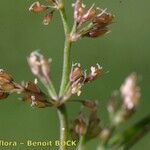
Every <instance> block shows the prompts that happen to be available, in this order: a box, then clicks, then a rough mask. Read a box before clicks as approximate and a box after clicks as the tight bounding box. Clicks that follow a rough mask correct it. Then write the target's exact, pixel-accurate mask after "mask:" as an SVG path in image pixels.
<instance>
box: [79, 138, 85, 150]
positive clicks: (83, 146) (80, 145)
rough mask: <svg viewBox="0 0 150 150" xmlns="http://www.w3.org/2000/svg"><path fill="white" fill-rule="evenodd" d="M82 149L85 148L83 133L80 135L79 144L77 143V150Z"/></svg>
mask: <svg viewBox="0 0 150 150" xmlns="http://www.w3.org/2000/svg"><path fill="white" fill-rule="evenodd" d="M84 149H85V135H82V136H81V137H80V140H79V145H78V148H77V150H84Z"/></svg>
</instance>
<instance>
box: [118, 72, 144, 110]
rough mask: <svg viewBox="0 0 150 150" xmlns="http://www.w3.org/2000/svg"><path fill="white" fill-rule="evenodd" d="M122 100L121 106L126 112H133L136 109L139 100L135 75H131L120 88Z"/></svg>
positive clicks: (138, 89)
mask: <svg viewBox="0 0 150 150" xmlns="http://www.w3.org/2000/svg"><path fill="white" fill-rule="evenodd" d="M120 91H121V95H122V98H123V106H124V107H125V108H126V109H127V110H133V109H134V108H136V107H137V105H138V104H139V100H140V95H141V94H140V88H139V87H138V86H137V75H136V74H135V73H133V74H131V75H130V76H129V77H128V78H127V79H126V80H125V83H124V84H123V85H122V86H121V88H120Z"/></svg>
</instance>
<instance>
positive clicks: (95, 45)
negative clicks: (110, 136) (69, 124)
mask: <svg viewBox="0 0 150 150" xmlns="http://www.w3.org/2000/svg"><path fill="white" fill-rule="evenodd" d="M42 1H44V0H42ZM66 1H67V0H66ZM32 2H34V1H33V0H24V1H23V0H22V1H17V0H0V68H5V69H7V70H9V72H11V74H12V75H13V76H14V78H15V79H16V81H18V82H21V81H22V80H25V81H26V80H34V77H33V75H32V74H31V72H30V70H29V67H28V65H27V62H26V57H27V56H28V55H29V54H30V52H31V51H33V50H35V49H41V52H42V53H43V54H44V55H46V56H47V57H52V58H53V65H52V74H53V80H54V82H55V85H56V87H57V89H58V87H59V83H60V78H61V69H62V54H63V49H62V48H63V39H64V36H63V29H62V24H61V22H60V17H59V14H57V13H56V14H55V16H54V19H53V22H52V23H51V24H50V26H46V27H45V26H43V25H42V17H43V14H38V15H37V14H33V13H30V12H29V11H28V8H29V6H30V4H32ZM72 2H73V0H68V2H67V6H68V9H67V14H68V16H69V19H70V20H69V21H70V23H71V22H72V17H71V15H72V8H71V7H70V6H71V3H72ZM84 2H85V3H86V4H87V5H91V4H92V3H93V2H95V3H96V4H97V5H99V6H101V7H102V8H106V7H107V8H108V10H111V12H113V13H114V14H115V16H116V21H115V23H114V24H112V25H111V30H112V33H110V34H109V35H107V36H103V37H101V38H98V39H94V40H93V39H92V40H91V39H83V40H80V41H79V42H77V43H76V44H74V45H73V49H72V57H73V62H80V63H81V64H82V66H84V68H86V69H89V68H90V66H91V65H95V64H96V63H97V62H99V63H100V64H101V65H102V66H103V67H104V68H105V70H107V71H109V73H107V74H105V75H104V76H103V77H102V78H101V79H99V80H97V81H96V82H95V83H92V84H89V85H87V86H86V87H85V88H84V89H83V92H82V96H81V98H83V99H87V98H88V99H94V100H95V99H98V100H99V102H100V106H99V107H100V111H99V113H100V116H101V120H103V121H105V122H106V124H107V123H108V119H107V115H108V114H107V110H106V105H107V102H108V98H109V96H110V95H111V93H112V91H114V90H116V89H118V88H119V87H120V85H121V83H122V82H123V81H124V79H125V77H126V76H127V75H129V74H130V73H131V72H133V71H136V72H137V73H138V74H139V75H140V86H141V92H142V99H141V104H140V106H139V109H138V111H137V113H136V115H135V116H133V117H132V119H130V121H129V122H128V123H127V125H125V127H127V126H129V125H130V124H133V123H134V122H136V121H138V120H140V119H141V118H142V117H143V116H145V115H146V114H148V113H150V111H149V108H150V100H149V98H150V97H149V93H150V92H149V90H150V61H149V58H150V43H149V40H150V29H149V28H150V15H149V13H150V1H149V0H144V1H141V0H122V1H119V0H93V1H92V0H84ZM68 105H69V108H68V111H69V116H70V118H73V117H75V116H76V114H77V113H78V110H79V109H78V108H79V105H74V104H73V105H72V104H68ZM58 128H59V125H58V119H57V115H56V110H55V109H53V108H52V109H48V108H47V109H34V108H31V107H30V106H29V105H28V104H26V103H23V102H21V101H20V100H18V98H17V96H16V95H14V96H10V97H9V98H8V99H7V100H5V101H1V103H0V139H6V140H17V141H20V140H22V141H25V140H26V139H32V140H45V139H51V140H55V139H58V135H59V130H58ZM149 139H150V134H149V135H147V136H145V137H144V138H143V139H142V140H141V141H139V142H138V143H137V144H136V145H135V146H133V148H132V150H141V149H142V150H148V149H150V142H149ZM96 143H97V142H93V141H91V142H90V143H89V144H88V146H87V148H86V150H91V149H95V147H96ZM8 149H10V148H8ZM11 149H13V148H11ZM14 149H15V150H20V149H21V150H26V149H27V148H26V147H24V146H20V147H17V148H14ZM35 149H37V148H35ZM38 149H40V148H38ZM44 149H45V150H47V149H52V150H55V148H44ZM56 149H58V148H56Z"/></svg>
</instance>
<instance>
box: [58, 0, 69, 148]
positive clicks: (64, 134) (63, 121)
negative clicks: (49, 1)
mask: <svg viewBox="0 0 150 150" xmlns="http://www.w3.org/2000/svg"><path fill="white" fill-rule="evenodd" d="M60 5H61V8H60V10H59V12H60V15H61V19H62V22H63V27H64V32H65V44H64V58H63V59H64V60H63V72H62V81H61V85H60V93H59V96H60V97H62V96H63V94H64V92H65V89H66V86H67V84H68V81H69V74H70V70H71V58H70V57H71V55H70V50H71V41H70V39H69V34H70V33H69V32H70V31H69V26H68V23H67V17H66V12H65V8H64V1H63V0H60ZM57 112H58V117H59V121H60V141H61V142H65V141H67V139H68V115H67V111H66V107H65V105H64V104H63V105H61V106H60V107H58V108H57ZM60 150H67V146H66V145H63V144H61V145H60Z"/></svg>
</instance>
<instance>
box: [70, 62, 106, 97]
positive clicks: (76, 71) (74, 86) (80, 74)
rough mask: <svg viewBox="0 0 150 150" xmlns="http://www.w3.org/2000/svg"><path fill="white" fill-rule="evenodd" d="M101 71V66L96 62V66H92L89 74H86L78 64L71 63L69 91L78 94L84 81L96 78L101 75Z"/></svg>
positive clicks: (87, 81) (88, 81)
mask: <svg viewBox="0 0 150 150" xmlns="http://www.w3.org/2000/svg"><path fill="white" fill-rule="evenodd" d="M102 72H103V68H102V67H101V66H100V65H99V64H97V67H93V66H92V67H91V71H90V73H89V74H87V73H86V71H84V70H83V69H82V68H81V65H80V64H75V65H73V68H72V71H71V74H70V90H71V93H72V94H77V95H78V96H80V94H81V88H82V86H83V85H84V84H86V83H90V82H92V81H94V80H96V79H97V78H98V77H100V76H101V75H102Z"/></svg>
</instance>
